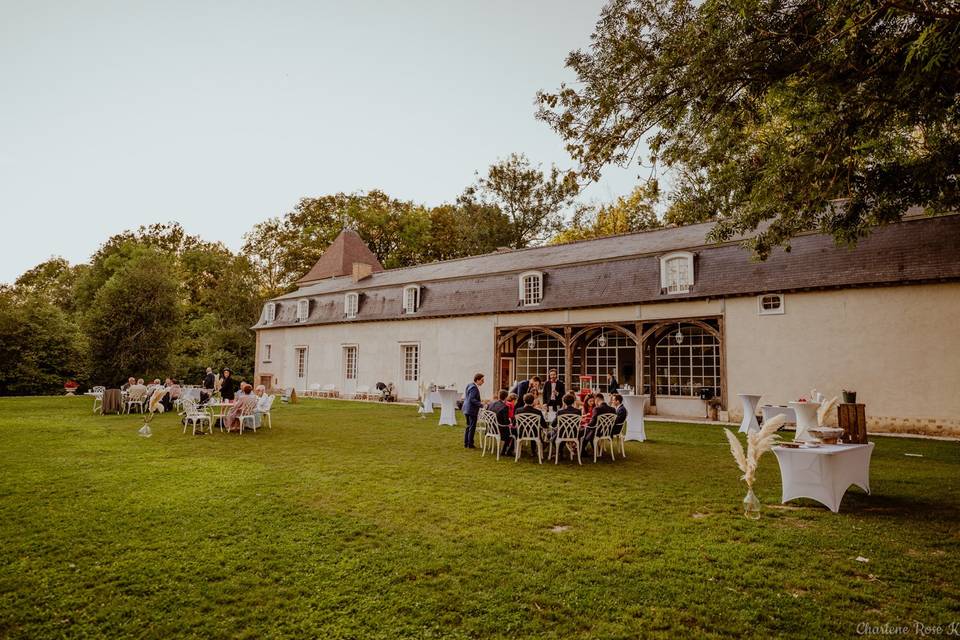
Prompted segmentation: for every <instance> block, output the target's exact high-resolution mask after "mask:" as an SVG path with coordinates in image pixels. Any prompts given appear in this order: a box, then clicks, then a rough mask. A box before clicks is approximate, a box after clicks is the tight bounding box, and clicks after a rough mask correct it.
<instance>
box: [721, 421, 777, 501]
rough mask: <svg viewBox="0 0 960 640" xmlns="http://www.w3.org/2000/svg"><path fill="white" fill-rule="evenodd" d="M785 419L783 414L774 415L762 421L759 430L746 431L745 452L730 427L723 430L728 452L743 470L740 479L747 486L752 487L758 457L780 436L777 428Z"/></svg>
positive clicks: (758, 461) (758, 460)
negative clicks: (728, 447)
mask: <svg viewBox="0 0 960 640" xmlns="http://www.w3.org/2000/svg"><path fill="white" fill-rule="evenodd" d="M786 419H787V418H786V416H784V415H779V416H776V417H774V418H771V419H770V420H768V421H766V422H764V423H763V427H762V428H761V429H760V431H757V432H755V433H748V434H747V450H746V452H744V450H743V445H742V444H740V440H739V439H737V436H735V435H734V434H733V432H731V431H730V429H724V430H723V431H724V432H725V433H726V434H727V440H728V441H729V442H730V453H732V454H733V459H734V460H736V462H737V466H738V467H739V468H740V471H742V472H743V475H742V476H741V477H740V479H741V480H743V481H745V482H746V483H747V488H749V489H751V490H752V489H753V481H754V480H755V479H756V477H757V465H758V464H759V463H760V457H761V456H763V454H765V453H766V452H767V451H770V448H771V447H772V446H773V445H774V444H775V443H776V441H777V439H778V438H779V437H780V436H779V435H777V430H778V429H780V427H782V426H783V424H784V422H786Z"/></svg>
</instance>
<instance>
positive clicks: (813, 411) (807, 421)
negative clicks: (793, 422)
mask: <svg viewBox="0 0 960 640" xmlns="http://www.w3.org/2000/svg"><path fill="white" fill-rule="evenodd" d="M787 404H789V405H790V407H791V408H792V409H793V410H794V412H795V413H796V414H797V432H796V434H795V435H794V436H793V439H794V440H800V441H804V440H812V439H813V438H812V437H811V436H810V435H809V434H808V433H807V432H808V431H809V430H810V429H816V428H817V409H819V408H820V403H819V402H788V403H787Z"/></svg>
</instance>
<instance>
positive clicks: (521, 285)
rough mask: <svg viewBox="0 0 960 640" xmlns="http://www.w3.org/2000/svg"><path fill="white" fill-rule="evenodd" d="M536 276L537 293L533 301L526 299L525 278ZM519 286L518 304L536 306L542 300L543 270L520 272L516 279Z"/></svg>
mask: <svg viewBox="0 0 960 640" xmlns="http://www.w3.org/2000/svg"><path fill="white" fill-rule="evenodd" d="M529 278H536V281H537V286H536V290H537V292H538V293H539V296H538V297H537V299H536V301H535V302H528V301H527V279H529ZM517 284H518V286H519V295H520V306H521V307H524V308H526V307H536V306H539V305H540V303H542V302H543V272H542V271H524V272H523V273H521V274H520V277H519V279H518V283H517Z"/></svg>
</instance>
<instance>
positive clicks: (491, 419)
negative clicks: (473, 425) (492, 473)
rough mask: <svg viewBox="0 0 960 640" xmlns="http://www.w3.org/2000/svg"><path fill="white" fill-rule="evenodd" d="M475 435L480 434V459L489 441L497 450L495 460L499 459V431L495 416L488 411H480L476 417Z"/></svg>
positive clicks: (484, 453)
mask: <svg viewBox="0 0 960 640" xmlns="http://www.w3.org/2000/svg"><path fill="white" fill-rule="evenodd" d="M477 433H479V434H480V443H481V445H482V450H481V451H480V457H481V458H482V457H483V456H484V455H486V453H487V442H488V441H489V442H490V443H491V444H492V446H493V447H495V448H496V450H497V460H499V459H500V429H499V428H498V426H497V414H495V413H494V412H493V411H490V410H489V409H480V414H479V415H478V416H477Z"/></svg>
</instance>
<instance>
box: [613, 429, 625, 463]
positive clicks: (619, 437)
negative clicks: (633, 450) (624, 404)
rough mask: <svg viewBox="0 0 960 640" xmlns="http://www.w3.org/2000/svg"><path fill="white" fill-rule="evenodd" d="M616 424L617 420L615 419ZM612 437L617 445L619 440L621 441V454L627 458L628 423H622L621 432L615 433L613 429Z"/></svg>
mask: <svg viewBox="0 0 960 640" xmlns="http://www.w3.org/2000/svg"><path fill="white" fill-rule="evenodd" d="M614 426H616V421H614ZM610 438H611V439H612V441H613V444H614V445H616V443H617V442H618V441H619V442H620V456H621V457H623V458H626V457H627V450H626V448H625V446H624V443H626V441H627V423H626V422H624V423H623V424H622V425H620V433H613V431H611V432H610Z"/></svg>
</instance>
